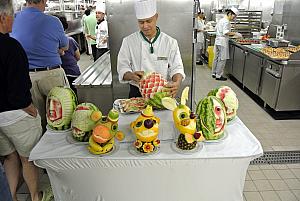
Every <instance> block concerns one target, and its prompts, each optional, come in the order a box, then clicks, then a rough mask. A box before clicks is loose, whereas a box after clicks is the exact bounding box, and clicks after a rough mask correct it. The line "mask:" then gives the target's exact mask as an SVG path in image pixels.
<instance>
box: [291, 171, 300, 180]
mask: <svg viewBox="0 0 300 201" xmlns="http://www.w3.org/2000/svg"><path fill="white" fill-rule="evenodd" d="M291 171H292V172H293V173H294V175H295V176H296V177H297V178H298V179H300V169H291Z"/></svg>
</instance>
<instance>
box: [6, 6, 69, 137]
mask: <svg viewBox="0 0 300 201" xmlns="http://www.w3.org/2000/svg"><path fill="white" fill-rule="evenodd" d="M46 1H47V0H26V2H27V6H26V8H24V9H23V10H22V11H20V12H18V13H17V14H16V17H15V21H14V24H13V31H12V34H11V36H12V37H13V38H15V39H17V40H18V41H19V42H20V43H21V45H22V46H23V48H24V49H25V52H26V54H27V57H28V60H29V71H30V78H31V82H32V89H31V94H32V99H33V104H34V105H35V106H36V107H37V108H38V111H39V114H40V115H41V118H42V127H43V130H44V131H45V130H46V124H47V121H46V105H45V104H46V97H47V95H48V93H49V91H50V90H51V89H52V88H53V87H56V86H69V83H68V80H67V79H66V75H65V72H64V70H63V69H62V68H61V64H62V62H61V58H60V55H59V52H63V51H65V50H67V49H68V44H69V40H68V38H67V37H66V35H65V32H64V29H63V26H62V24H61V22H60V21H59V19H58V18H56V17H54V16H51V15H46V14H45V13H44V11H45V7H46Z"/></svg>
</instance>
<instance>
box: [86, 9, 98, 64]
mask: <svg viewBox="0 0 300 201" xmlns="http://www.w3.org/2000/svg"><path fill="white" fill-rule="evenodd" d="M95 9H96V5H94V6H92V7H91V13H90V15H89V16H86V17H85V19H84V23H85V25H84V28H85V30H84V33H85V37H86V39H87V41H88V43H89V45H91V47H92V55H93V59H94V61H96V60H97V48H96V40H93V39H92V38H91V37H96V31H95V27H96V25H97V19H96V13H95Z"/></svg>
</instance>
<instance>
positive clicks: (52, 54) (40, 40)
mask: <svg viewBox="0 0 300 201" xmlns="http://www.w3.org/2000/svg"><path fill="white" fill-rule="evenodd" d="M11 36H12V37H13V38H15V39H17V40H18V41H19V42H20V43H21V45H22V46H23V48H24V49H25V52H26V54H27V57H28V60H29V68H30V69H32V68H39V67H53V66H58V65H61V63H62V62H61V59H60V55H59V54H58V49H59V48H62V47H66V46H67V44H68V42H69V41H68V38H67V37H66V35H65V33H64V29H63V26H62V24H61V22H60V21H59V19H58V18H57V17H54V16H51V15H46V14H45V13H43V12H41V11H40V10H38V9H36V8H32V7H28V8H25V9H24V10H22V11H20V12H19V13H17V14H16V17H15V21H14V24H13V31H12V34H11Z"/></svg>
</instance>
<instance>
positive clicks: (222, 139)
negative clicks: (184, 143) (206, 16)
mask: <svg viewBox="0 0 300 201" xmlns="http://www.w3.org/2000/svg"><path fill="white" fill-rule="evenodd" d="M227 137H228V133H227V131H226V130H225V131H224V135H223V137H222V138H220V139H217V140H205V141H204V142H205V143H207V144H209V143H221V142H223V141H224V140H225V139H226V138H227Z"/></svg>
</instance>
